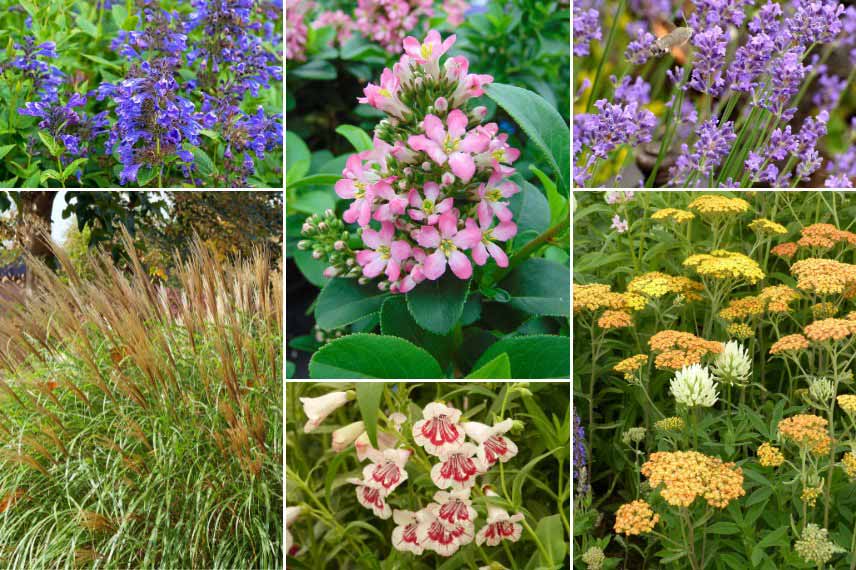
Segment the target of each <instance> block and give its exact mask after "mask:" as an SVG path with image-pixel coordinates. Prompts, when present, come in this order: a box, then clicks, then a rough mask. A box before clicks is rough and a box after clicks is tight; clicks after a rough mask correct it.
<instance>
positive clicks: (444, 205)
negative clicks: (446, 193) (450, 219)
mask: <svg viewBox="0 0 856 570" xmlns="http://www.w3.org/2000/svg"><path fill="white" fill-rule="evenodd" d="M454 204H455V199H454V198H446V199H445V200H443V201H442V202H440V203H439V204H437V205H436V206H434V211H435V212H436V213H438V214H445V213H446V212H448V211H449V210H451V209H452V206H453V205H454Z"/></svg>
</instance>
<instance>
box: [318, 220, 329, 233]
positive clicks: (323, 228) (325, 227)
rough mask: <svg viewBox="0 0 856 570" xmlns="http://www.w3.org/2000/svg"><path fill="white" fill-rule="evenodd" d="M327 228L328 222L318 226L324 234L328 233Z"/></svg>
mask: <svg viewBox="0 0 856 570" xmlns="http://www.w3.org/2000/svg"><path fill="white" fill-rule="evenodd" d="M327 227H328V226H327V222H321V223H320V224H318V229H319V230H321V231H322V232H326V231H327Z"/></svg>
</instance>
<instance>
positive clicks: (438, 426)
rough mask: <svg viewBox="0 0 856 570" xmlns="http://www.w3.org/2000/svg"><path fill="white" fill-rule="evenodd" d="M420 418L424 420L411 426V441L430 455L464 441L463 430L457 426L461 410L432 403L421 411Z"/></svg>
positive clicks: (437, 453)
mask: <svg viewBox="0 0 856 570" xmlns="http://www.w3.org/2000/svg"><path fill="white" fill-rule="evenodd" d="M422 417H423V418H425V419H422V420H419V421H418V422H416V423H415V424H413V439H414V440H415V441H416V443H417V444H419V445H421V446H422V447H424V448H425V451H427V452H428V453H430V454H431V455H439V454H440V451H441V450H443V449H448V448H450V447H457V446H458V444H460V443H462V442H463V441H464V430H462V429H461V426H459V425H458V420H459V419H461V410H456V409H455V408H452V407H449V406H444V405H443V404H441V403H440V402H432V403H430V404H428V405H427V406H425V409H424V410H422Z"/></svg>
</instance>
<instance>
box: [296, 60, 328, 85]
mask: <svg viewBox="0 0 856 570" xmlns="http://www.w3.org/2000/svg"><path fill="white" fill-rule="evenodd" d="M289 73H290V74H291V75H293V76H294V77H300V78H301V79H317V80H319V81H332V80H333V79H336V68H335V67H333V64H331V63H330V62H329V61H324V60H323V59H313V60H311V61H309V62H308V63H306V64H304V65H301V66H300V67H296V68H294V69H290V70H289Z"/></svg>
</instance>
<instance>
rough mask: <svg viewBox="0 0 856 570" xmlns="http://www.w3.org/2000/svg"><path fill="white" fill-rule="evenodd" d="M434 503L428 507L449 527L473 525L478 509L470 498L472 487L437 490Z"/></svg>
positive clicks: (427, 508)
mask: <svg viewBox="0 0 856 570" xmlns="http://www.w3.org/2000/svg"><path fill="white" fill-rule="evenodd" d="M434 501H436V502H434V503H430V504H429V505H428V506H427V507H425V508H426V510H428V511H429V512H430V513H431V514H432V515H434V516H435V517H437V519H438V520H440V522H442V523H443V524H445V525H446V527H447V528H454V527H456V526H458V525H470V527H472V526H473V524H474V521H475V520H476V517H477V516H478V515H477V514H476V510H475V509H474V508H473V507H472V504H473V502H472V501H471V500H470V489H469V488H467V489H458V490H454V491H437V492H436V493H434Z"/></svg>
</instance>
